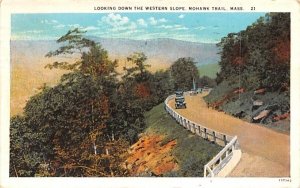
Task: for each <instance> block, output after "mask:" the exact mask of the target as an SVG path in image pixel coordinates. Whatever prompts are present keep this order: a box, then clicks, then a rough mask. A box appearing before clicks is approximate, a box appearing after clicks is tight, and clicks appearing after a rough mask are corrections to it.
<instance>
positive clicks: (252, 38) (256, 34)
mask: <svg viewBox="0 0 300 188" xmlns="http://www.w3.org/2000/svg"><path fill="white" fill-rule="evenodd" d="M218 46H219V48H220V50H221V51H220V55H221V61H220V62H219V65H220V67H221V70H220V72H219V73H218V74H217V78H216V82H217V84H218V85H217V87H215V88H214V90H213V91H212V92H211V93H210V95H209V96H207V97H206V101H207V102H208V103H210V106H212V107H213V108H216V109H219V110H223V111H225V112H226V113H229V114H232V115H235V116H238V117H240V118H245V119H248V120H249V121H253V118H254V117H256V115H259V112H261V111H263V110H267V111H265V112H268V113H269V116H267V117H263V118H261V119H257V118H254V119H257V121H258V122H260V123H265V124H269V123H272V122H275V121H277V120H279V119H283V118H286V117H287V116H288V115H289V110H290V97H289V92H290V14H289V13H268V14H266V15H265V16H264V17H261V18H259V19H258V20H257V21H256V22H255V23H253V24H252V25H250V26H248V27H247V28H246V29H245V30H243V31H240V32H238V33H229V34H228V35H227V36H226V37H223V38H222V39H221V42H220V43H218Z"/></svg>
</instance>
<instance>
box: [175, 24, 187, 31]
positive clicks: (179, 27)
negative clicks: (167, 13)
mask: <svg viewBox="0 0 300 188" xmlns="http://www.w3.org/2000/svg"><path fill="white" fill-rule="evenodd" d="M174 29H175V30H188V29H189V28H187V27H185V26H183V25H174Z"/></svg>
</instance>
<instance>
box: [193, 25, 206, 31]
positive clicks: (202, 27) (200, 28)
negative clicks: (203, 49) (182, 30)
mask: <svg viewBox="0 0 300 188" xmlns="http://www.w3.org/2000/svg"><path fill="white" fill-rule="evenodd" d="M194 29H196V30H200V31H202V30H204V29H206V27H204V26H199V27H195V28H194Z"/></svg>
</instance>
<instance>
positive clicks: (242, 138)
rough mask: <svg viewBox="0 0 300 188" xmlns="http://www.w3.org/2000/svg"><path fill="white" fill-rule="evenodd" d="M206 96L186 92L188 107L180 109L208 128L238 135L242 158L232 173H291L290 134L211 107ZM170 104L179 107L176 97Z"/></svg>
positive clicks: (274, 174) (233, 174) (276, 174)
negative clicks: (208, 106)
mask: <svg viewBox="0 0 300 188" xmlns="http://www.w3.org/2000/svg"><path fill="white" fill-rule="evenodd" d="M204 95H205V94H201V95H200V94H198V95H196V96H189V95H186V97H185V100H186V103H187V108H186V109H176V112H177V113H179V114H180V115H182V116H184V117H185V118H188V119H190V120H192V121H194V122H196V123H199V124H202V125H204V126H206V127H207V128H210V129H213V130H216V131H219V132H223V133H225V134H228V135H232V136H234V135H237V136H238V140H239V143H240V147H241V150H242V158H241V160H240V162H239V163H238V165H237V166H236V167H235V168H234V170H233V171H232V172H231V173H230V174H229V176H231V177H242V176H245V177H249V176H250V177H288V176H290V136H288V135H286V134H282V133H278V132H275V131H273V130H271V129H268V128H265V127H262V126H259V125H257V124H252V123H248V122H245V121H243V120H240V119H238V118H235V117H233V116H230V115H227V114H225V113H224V112H218V111H216V110H213V109H210V108H207V106H206V103H205V102H204V100H203V98H202V97H203V96H204ZM169 104H170V106H171V107H172V108H173V109H175V101H174V100H171V101H169Z"/></svg>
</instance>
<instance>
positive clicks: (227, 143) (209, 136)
mask: <svg viewBox="0 0 300 188" xmlns="http://www.w3.org/2000/svg"><path fill="white" fill-rule="evenodd" d="M188 93H189V92H185V95H186V94H188ZM174 98H175V95H170V96H169V97H167V98H166V100H165V109H166V111H167V112H168V113H169V114H170V115H171V116H172V117H173V118H174V119H175V120H176V121H177V122H178V123H179V124H180V125H182V126H183V127H185V128H186V129H188V130H190V131H191V132H192V133H195V134H196V135H198V136H200V137H202V138H204V139H206V140H208V141H211V142H214V143H215V144H218V145H220V146H224V148H223V149H222V150H221V151H220V152H219V153H218V154H217V155H216V156H215V157H214V158H213V159H212V160H210V161H209V162H208V163H207V164H206V165H205V166H204V177H214V176H216V175H218V173H219V172H220V171H221V170H222V169H223V168H224V167H225V166H226V164H228V162H229V161H230V159H231V158H232V156H233V154H234V150H238V149H239V144H238V140H237V136H234V137H233V136H229V135H226V134H224V133H220V132H217V131H215V130H212V129H209V128H207V127H205V126H203V125H200V124H198V123H195V122H193V121H191V120H189V119H187V118H185V117H183V116H181V115H180V114H179V113H177V112H176V111H175V110H173V109H172V108H171V107H170V106H169V104H168V102H169V101H170V100H172V99H174Z"/></svg>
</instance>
